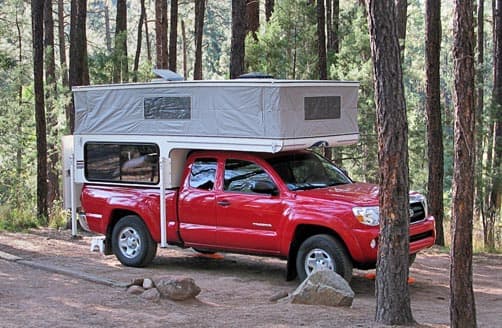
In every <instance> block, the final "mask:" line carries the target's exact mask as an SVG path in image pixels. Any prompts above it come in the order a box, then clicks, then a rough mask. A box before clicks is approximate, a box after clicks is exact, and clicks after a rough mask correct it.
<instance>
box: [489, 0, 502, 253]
mask: <svg viewBox="0 0 502 328" xmlns="http://www.w3.org/2000/svg"><path fill="white" fill-rule="evenodd" d="M494 1H496V3H495V6H494V9H495V12H494V29H493V30H494V35H493V44H494V50H493V111H494V112H493V118H494V122H493V135H492V138H493V140H492V147H493V155H492V164H491V176H492V181H491V190H490V192H489V202H488V213H487V216H488V227H489V232H490V235H489V236H488V247H489V248H490V249H495V223H496V220H497V218H499V220H500V211H501V202H502V172H501V169H500V166H501V165H500V164H501V162H502V0H494Z"/></svg>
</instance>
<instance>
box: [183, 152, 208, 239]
mask: <svg viewBox="0 0 502 328" xmlns="http://www.w3.org/2000/svg"><path fill="white" fill-rule="evenodd" d="M189 170H190V173H189V175H188V177H187V178H186V181H185V184H184V187H183V188H182V190H181V192H180V198H179V204H178V209H179V214H178V215H179V221H180V228H179V229H180V235H181V238H182V239H183V241H184V242H185V243H187V244H189V245H194V246H197V245H200V246H204V245H214V244H215V240H216V212H215V191H214V187H215V181H216V171H217V160H216V159H214V158H197V159H195V160H194V161H193V162H192V164H191V165H190V167H189Z"/></svg>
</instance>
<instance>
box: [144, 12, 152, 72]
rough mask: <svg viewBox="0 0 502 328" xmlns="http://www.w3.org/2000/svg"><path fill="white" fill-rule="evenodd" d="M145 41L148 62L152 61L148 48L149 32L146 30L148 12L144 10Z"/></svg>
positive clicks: (150, 51)
mask: <svg viewBox="0 0 502 328" xmlns="http://www.w3.org/2000/svg"><path fill="white" fill-rule="evenodd" d="M145 42H146V59H147V60H148V62H149V63H151V62H152V50H151V48H150V32H148V14H147V12H146V11H145Z"/></svg>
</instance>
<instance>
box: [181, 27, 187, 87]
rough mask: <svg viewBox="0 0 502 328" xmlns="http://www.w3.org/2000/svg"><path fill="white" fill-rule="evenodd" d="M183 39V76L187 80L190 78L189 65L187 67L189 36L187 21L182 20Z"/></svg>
mask: <svg viewBox="0 0 502 328" xmlns="http://www.w3.org/2000/svg"><path fill="white" fill-rule="evenodd" d="M181 39H182V42H183V76H184V77H185V78H186V77H187V76H188V65H187V57H188V56H187V35H186V29H185V21H184V20H181Z"/></svg>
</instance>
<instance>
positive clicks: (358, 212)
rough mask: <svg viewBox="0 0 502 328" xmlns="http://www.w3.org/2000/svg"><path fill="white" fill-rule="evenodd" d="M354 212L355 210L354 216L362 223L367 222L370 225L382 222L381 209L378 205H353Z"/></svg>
mask: <svg viewBox="0 0 502 328" xmlns="http://www.w3.org/2000/svg"><path fill="white" fill-rule="evenodd" d="M352 212H354V216H355V217H356V219H357V221H359V222H361V223H362V224H366V225H369V226H377V225H378V224H379V222H380V219H379V216H380V209H379V207H378V206H372V207H353V208H352Z"/></svg>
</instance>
